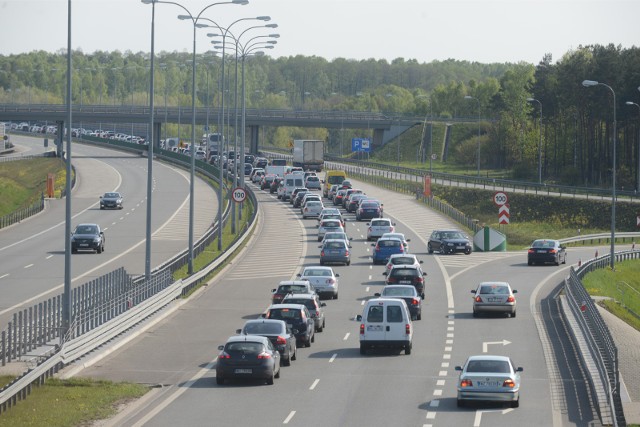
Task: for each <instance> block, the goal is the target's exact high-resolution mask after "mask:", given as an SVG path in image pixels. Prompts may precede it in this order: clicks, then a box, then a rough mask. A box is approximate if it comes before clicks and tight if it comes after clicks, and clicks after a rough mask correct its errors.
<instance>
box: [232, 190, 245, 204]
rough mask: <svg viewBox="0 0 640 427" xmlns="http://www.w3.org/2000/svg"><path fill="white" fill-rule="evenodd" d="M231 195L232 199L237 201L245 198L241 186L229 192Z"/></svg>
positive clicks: (242, 200) (239, 201)
mask: <svg viewBox="0 0 640 427" xmlns="http://www.w3.org/2000/svg"><path fill="white" fill-rule="evenodd" d="M231 197H233V201H234V202H237V203H241V202H244V199H246V198H247V192H246V191H245V190H244V188H242V187H237V188H234V189H233V191H232V192H231Z"/></svg>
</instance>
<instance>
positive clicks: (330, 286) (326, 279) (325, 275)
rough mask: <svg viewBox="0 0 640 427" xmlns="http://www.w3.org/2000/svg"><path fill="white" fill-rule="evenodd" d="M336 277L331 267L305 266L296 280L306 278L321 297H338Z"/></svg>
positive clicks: (337, 275)
mask: <svg viewBox="0 0 640 427" xmlns="http://www.w3.org/2000/svg"><path fill="white" fill-rule="evenodd" d="M338 277H340V275H339V274H336V273H334V271H333V268H331V267H324V266H312V267H305V268H304V270H302V273H299V274H298V278H299V279H298V280H308V281H309V283H311V286H313V289H315V291H316V293H317V294H318V295H320V296H321V297H327V296H328V297H329V298H332V299H338Z"/></svg>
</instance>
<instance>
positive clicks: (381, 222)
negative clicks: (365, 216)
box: [371, 220, 389, 227]
mask: <svg viewBox="0 0 640 427" xmlns="http://www.w3.org/2000/svg"><path fill="white" fill-rule="evenodd" d="M371 226H372V227H387V226H389V222H388V221H384V220H377V221H376V220H374V221H371Z"/></svg>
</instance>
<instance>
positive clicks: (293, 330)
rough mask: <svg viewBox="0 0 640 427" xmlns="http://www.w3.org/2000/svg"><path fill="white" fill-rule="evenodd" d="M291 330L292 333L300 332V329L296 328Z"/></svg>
mask: <svg viewBox="0 0 640 427" xmlns="http://www.w3.org/2000/svg"><path fill="white" fill-rule="evenodd" d="M291 332H293V334H294V335H297V334H299V333H300V331H299V330H297V329H292V330H291Z"/></svg>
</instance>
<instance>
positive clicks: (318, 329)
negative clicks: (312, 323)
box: [316, 326, 324, 332]
mask: <svg viewBox="0 0 640 427" xmlns="http://www.w3.org/2000/svg"><path fill="white" fill-rule="evenodd" d="M323 329H324V328H323V327H322V326H318V327H317V328H316V332H322V330H323Z"/></svg>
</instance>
